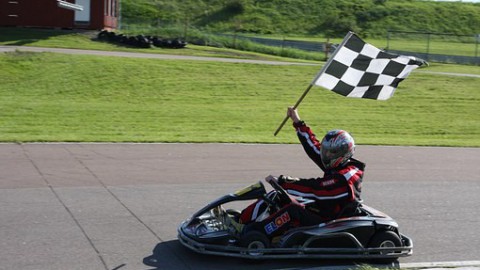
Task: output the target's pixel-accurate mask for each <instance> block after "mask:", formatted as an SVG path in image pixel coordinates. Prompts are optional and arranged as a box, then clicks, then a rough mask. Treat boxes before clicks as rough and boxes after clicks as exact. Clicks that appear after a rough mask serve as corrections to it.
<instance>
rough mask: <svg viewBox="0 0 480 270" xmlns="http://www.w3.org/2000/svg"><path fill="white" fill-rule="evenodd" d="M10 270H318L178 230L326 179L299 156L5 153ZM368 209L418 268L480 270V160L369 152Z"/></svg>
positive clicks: (365, 150)
mask: <svg viewBox="0 0 480 270" xmlns="http://www.w3.org/2000/svg"><path fill="white" fill-rule="evenodd" d="M0 153H1V155H0V217H1V218H0V239H1V241H0V269H5V270H7V269H8V270H10V269H22V270H28V269H35V270H55V269H99V270H101V269H122V270H125V269H225V268H229V269H245V268H246V267H248V269H312V268H317V267H322V266H323V267H325V269H329V268H332V267H333V265H343V264H346V265H353V264H355V263H362V262H352V261H327V260H289V261H287V260H282V261H266V262H263V263H261V264H246V262H245V261H242V260H239V259H232V258H223V257H214V256H202V255H199V254H195V253H193V252H191V251H189V250H187V249H186V248H184V247H183V246H181V244H179V242H178V241H177V240H176V229H177V226H178V224H179V223H180V222H181V221H182V220H183V219H185V218H187V217H189V215H191V214H192V213H193V212H194V211H195V210H197V209H199V208H200V207H202V206H203V205H205V204H206V203H208V202H209V201H211V200H213V199H215V198H217V197H219V196H221V195H224V194H226V193H229V192H232V191H235V190H237V189H239V188H242V187H244V186H246V185H249V184H251V183H253V182H256V181H258V180H261V179H263V178H264V177H265V176H266V175H269V174H289V175H293V176H304V177H308V176H316V175H319V174H320V171H319V169H318V168H317V167H316V166H315V165H314V164H313V163H312V162H311V161H310V160H309V159H308V158H307V157H306V155H305V154H304V152H303V149H301V146H299V145H296V144H295V145H248V144H0ZM356 157H357V158H359V159H361V160H363V161H365V162H366V163H367V169H366V175H365V180H364V186H363V189H364V191H363V198H364V200H365V203H366V204H368V205H370V206H373V207H375V208H378V209H380V210H382V211H384V212H386V213H388V214H389V215H391V216H392V217H393V218H395V219H396V220H397V221H398V223H399V224H400V229H401V231H402V232H403V233H404V234H406V235H408V236H410V237H412V238H413V240H414V255H413V256H411V257H408V258H402V259H400V261H399V265H400V266H401V267H402V266H408V265H412V263H418V262H445V261H476V262H477V263H478V260H479V258H480V255H479V254H480V252H479V247H480V231H479V229H478V224H480V215H478V213H479V210H478V206H479V205H480V196H479V193H480V177H479V174H478V164H479V163H480V148H445V147H382V146H363V145H362V146H358V147H357V153H356ZM475 269H478V268H475Z"/></svg>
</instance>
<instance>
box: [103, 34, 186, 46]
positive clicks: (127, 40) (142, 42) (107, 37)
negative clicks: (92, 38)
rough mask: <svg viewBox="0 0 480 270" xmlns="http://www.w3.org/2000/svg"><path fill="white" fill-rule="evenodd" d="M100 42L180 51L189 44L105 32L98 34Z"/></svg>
mask: <svg viewBox="0 0 480 270" xmlns="http://www.w3.org/2000/svg"><path fill="white" fill-rule="evenodd" d="M97 38H98V40H100V41H106V42H110V43H114V44H119V45H125V46H129V47H135V48H151V47H152V46H155V47H159V48H169V49H180V48H183V47H185V46H186V45H187V42H185V41H183V40H181V39H178V38H176V39H163V38H160V37H157V36H153V37H152V36H144V35H137V36H126V35H123V34H118V35H117V34H116V33H115V32H109V31H107V30H103V31H101V32H100V33H98V36H97Z"/></svg>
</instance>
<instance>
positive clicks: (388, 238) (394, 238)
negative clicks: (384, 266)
mask: <svg viewBox="0 0 480 270" xmlns="http://www.w3.org/2000/svg"><path fill="white" fill-rule="evenodd" d="M368 246H369V247H372V248H382V247H388V248H393V247H401V246H402V240H400V237H399V236H398V235H397V234H396V233H394V232H392V231H381V232H378V233H376V234H375V235H374V236H373V237H372V239H371V240H370V245H368Z"/></svg>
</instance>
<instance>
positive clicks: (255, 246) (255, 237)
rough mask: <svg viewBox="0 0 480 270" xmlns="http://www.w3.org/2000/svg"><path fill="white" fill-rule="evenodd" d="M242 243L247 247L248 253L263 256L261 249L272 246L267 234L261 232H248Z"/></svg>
mask: <svg viewBox="0 0 480 270" xmlns="http://www.w3.org/2000/svg"><path fill="white" fill-rule="evenodd" d="M240 245H241V246H242V247H245V248H247V254H248V255H251V256H262V255H263V252H259V251H258V250H259V249H265V248H268V247H269V246H270V240H268V238H267V236H266V235H265V234H263V233H260V232H255V231H252V232H248V233H246V234H245V235H244V236H243V237H242V239H241V240H240Z"/></svg>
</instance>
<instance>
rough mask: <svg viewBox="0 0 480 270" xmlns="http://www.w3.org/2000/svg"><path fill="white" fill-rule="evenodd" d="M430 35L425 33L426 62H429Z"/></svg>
mask: <svg viewBox="0 0 480 270" xmlns="http://www.w3.org/2000/svg"><path fill="white" fill-rule="evenodd" d="M429 55H430V33H427V60H430V59H429V58H430V57H429Z"/></svg>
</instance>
